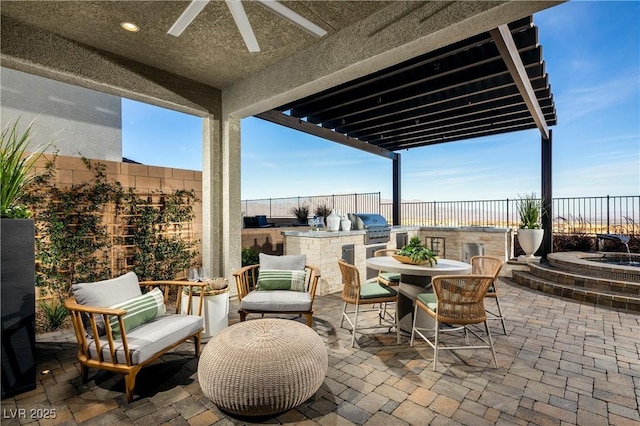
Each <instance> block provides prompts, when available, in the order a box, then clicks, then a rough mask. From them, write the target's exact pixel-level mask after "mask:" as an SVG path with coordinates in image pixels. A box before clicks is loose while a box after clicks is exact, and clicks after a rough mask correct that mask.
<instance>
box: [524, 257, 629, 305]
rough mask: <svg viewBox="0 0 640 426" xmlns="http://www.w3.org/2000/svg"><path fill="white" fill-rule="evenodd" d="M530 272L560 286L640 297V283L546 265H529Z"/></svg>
mask: <svg viewBox="0 0 640 426" xmlns="http://www.w3.org/2000/svg"><path fill="white" fill-rule="evenodd" d="M529 270H530V272H531V274H532V275H535V276H536V277H540V278H543V279H546V280H549V281H553V282H556V283H559V284H564V285H570V286H573V287H578V288H582V289H584V290H589V291H598V292H604V293H611V294H621V295H628V296H633V297H640V283H635V282H627V281H620V280H614V279H611V278H603V277H597V276H593V275H586V274H579V273H577V272H573V271H566V270H562V269H559V268H557V267H554V266H552V265H549V264H546V263H540V264H531V265H529Z"/></svg>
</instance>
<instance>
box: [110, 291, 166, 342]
mask: <svg viewBox="0 0 640 426" xmlns="http://www.w3.org/2000/svg"><path fill="white" fill-rule="evenodd" d="M109 307H110V308H117V309H124V310H126V311H127V313H126V314H125V316H124V317H123V321H124V328H125V330H126V331H129V330H131V329H134V328H136V327H138V326H139V325H142V324H144V323H145V322H148V321H151V320H152V319H154V318H156V317H159V316H162V315H164V314H165V313H166V311H167V309H166V307H165V305H164V295H163V294H162V291H161V290H160V289H159V288H154V289H153V290H151V291H150V292H148V293H146V294H143V295H142V296H138V297H134V298H133V299H130V300H127V301H124V302H120V303H116V304H115V305H111V306H109ZM109 325H110V326H111V330H112V332H113V335H114V337H118V336H120V324H119V323H118V317H117V316H115V315H112V316H110V317H109Z"/></svg>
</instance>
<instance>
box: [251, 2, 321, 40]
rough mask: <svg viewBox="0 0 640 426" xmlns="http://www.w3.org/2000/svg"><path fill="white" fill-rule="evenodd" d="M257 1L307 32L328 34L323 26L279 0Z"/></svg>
mask: <svg viewBox="0 0 640 426" xmlns="http://www.w3.org/2000/svg"><path fill="white" fill-rule="evenodd" d="M257 2H258V4H259V5H261V6H264V7H265V8H267V9H269V10H270V11H272V12H273V13H275V14H277V15H280V16H282V17H283V18H284V19H286V20H288V21H290V22H291V23H292V24H294V25H296V26H298V27H300V28H302V29H303V30H305V31H306V32H308V33H310V34H312V35H314V36H316V37H324V36H325V35H327V32H326V31H325V30H324V29H323V28H321V27H320V26H318V25H316V24H314V23H313V22H311V21H310V20H308V19H307V18H305V17H304V16H302V15H299V14H297V13H296V12H294V11H293V10H291V9H289V8H288V7H287V6H285V5H283V4H282V3H280V2H278V1H277V0H257Z"/></svg>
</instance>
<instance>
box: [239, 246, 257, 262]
mask: <svg viewBox="0 0 640 426" xmlns="http://www.w3.org/2000/svg"><path fill="white" fill-rule="evenodd" d="M258 263H260V252H259V251H258V250H256V249H254V248H253V247H247V248H243V249H242V266H249V265H257V264H258Z"/></svg>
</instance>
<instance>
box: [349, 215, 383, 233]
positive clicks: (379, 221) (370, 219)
mask: <svg viewBox="0 0 640 426" xmlns="http://www.w3.org/2000/svg"><path fill="white" fill-rule="evenodd" d="M352 216H353V218H351V222H352V223H353V228H354V229H372V228H373V229H375V228H389V223H388V222H387V219H385V218H384V216H382V215H379V214H375V213H353V214H352ZM354 219H355V220H354Z"/></svg>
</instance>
